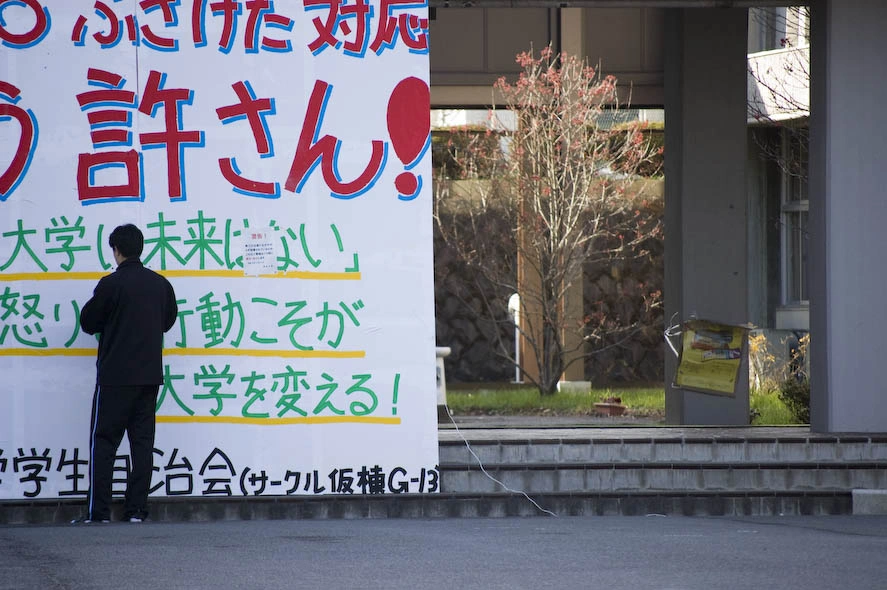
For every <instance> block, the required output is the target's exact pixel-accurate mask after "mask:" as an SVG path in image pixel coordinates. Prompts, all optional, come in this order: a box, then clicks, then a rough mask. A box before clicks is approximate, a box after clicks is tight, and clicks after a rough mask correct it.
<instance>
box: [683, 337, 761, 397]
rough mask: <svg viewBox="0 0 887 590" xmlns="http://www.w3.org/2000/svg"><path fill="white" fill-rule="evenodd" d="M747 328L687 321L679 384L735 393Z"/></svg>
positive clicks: (717, 392)
mask: <svg viewBox="0 0 887 590" xmlns="http://www.w3.org/2000/svg"><path fill="white" fill-rule="evenodd" d="M747 331H748V330H747V329H746V328H744V327H742V326H732V325H728V324H719V323H715V322H710V321H706V320H690V321H688V322H685V323H684V326H683V330H682V337H681V355H680V361H679V363H678V370H677V373H676V374H675V386H676V387H680V388H682V389H693V390H696V391H702V392H705V393H714V394H718V395H727V396H733V395H735V393H736V382H737V379H738V377H739V367H740V365H741V364H742V354H743V350H744V345H745V337H746V334H747Z"/></svg>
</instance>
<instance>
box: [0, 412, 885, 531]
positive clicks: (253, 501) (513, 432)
mask: <svg viewBox="0 0 887 590" xmlns="http://www.w3.org/2000/svg"><path fill="white" fill-rule="evenodd" d="M439 438H440V482H441V491H440V493H437V494H429V495H416V494H397V495H395V494H385V495H374V496H359V495H321V496H308V497H306V496H270V497H263V496H259V497H228V498H217V497H211V498H207V497H195V496H188V497H172V498H151V500H150V508H151V518H152V519H153V520H160V521H208V520H250V519H319V518H445V517H503V516H538V515H546V514H554V515H557V516H567V515H650V514H657V515H658V514H661V515H688V516H702V515H706V516H707V515H711V516H739V515H743V516H748V515H828V514H851V513H855V512H857V508H856V504H857V503H859V504H860V505H862V504H863V503H865V505H866V506H874V507H876V508H875V509H877V510H880V511H881V512H880V513H884V512H887V501H885V499H887V434H879V435H869V434H841V435H818V434H812V433H810V432H809V430H808V429H807V428H656V427H650V428H646V427H634V428H598V427H572V428H526V427H522V428H500V429H491V428H470V429H463V430H456V429H455V428H446V427H442V428H441V430H440V432H439ZM478 460H479V461H480V463H479V462H478ZM481 463H482V464H483V469H482V468H481ZM491 478H495V479H496V480H498V481H499V482H501V484H500V483H497V482H496V481H494V480H493V479H491ZM503 485H504V487H503ZM854 491H856V493H854ZM855 496H858V502H857V500H855V499H854V498H855ZM83 502H84V500H83V499H82V498H81V499H62V500H34V501H28V500H20V501H18V500H17V501H3V502H0V524H27V523H34V524H50V523H52V524H62V523H67V522H69V521H70V520H71V519H73V518H77V517H79V516H81V515H82V511H83ZM879 506H880V508H878V507H879ZM121 508H122V506H121V503H120V502H119V501H118V502H117V503H116V504H115V506H114V515H115V516H118V515H119V512H120V510H121Z"/></svg>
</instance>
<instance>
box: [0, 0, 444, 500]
mask: <svg viewBox="0 0 887 590" xmlns="http://www.w3.org/2000/svg"><path fill="white" fill-rule="evenodd" d="M209 4H210V3H208V2H205V1H203V0H183V1H175V2H166V1H162V2H138V1H136V0H115V1H110V0H109V1H106V2H98V3H92V2H88V3H87V2H71V1H70V0H23V1H15V2H2V1H0V44H2V45H3V48H2V51H3V57H2V59H0V375H2V376H3V379H2V385H0V499H4V498H7V499H9V498H12V499H22V498H56V497H69V496H74V497H76V496H85V493H86V487H87V485H88V484H87V478H86V474H87V470H88V457H89V453H88V450H87V448H86V445H87V441H88V429H89V418H90V403H91V400H92V394H93V389H94V385H95V353H96V339H95V338H94V337H90V336H87V335H86V334H84V333H82V332H81V331H80V330H79V327H78V321H79V313H80V310H81V308H82V306H83V304H84V302H85V301H87V299H88V298H89V297H90V295H91V293H92V289H93V288H94V287H95V285H96V283H97V282H98V280H99V279H100V278H101V277H102V276H104V275H105V274H107V273H110V272H113V271H114V266H113V262H114V260H113V257H112V255H111V252H110V250H109V248H108V246H107V240H108V235H109V234H110V232H111V231H112V230H113V229H114V227H116V226H117V225H120V224H123V223H135V224H136V225H138V226H139V227H140V228H141V230H142V231H143V232H144V234H145V250H144V252H143V255H142V261H143V262H144V264H145V265H146V266H147V267H149V268H151V269H153V270H156V271H157V272H160V273H162V274H164V275H165V276H166V277H167V278H168V279H169V280H170V282H171V283H172V284H173V286H174V288H175V290H176V295H177V297H178V300H179V301H178V305H179V316H178V321H177V322H176V324H175V326H174V327H173V328H172V330H171V331H170V332H169V333H167V334H166V337H165V341H164V383H163V385H162V386H161V388H160V394H159V399H158V407H157V422H158V428H157V437H156V451H155V460H154V466H155V473H154V479H153V482H152V494H153V495H192V494H193V495H285V494H331V493H332V494H352V493H355V494H380V493H401V492H412V493H424V492H434V491H436V490H437V486H438V472H437V462H438V454H437V421H436V401H435V342H434V302H433V275H432V233H431V232H432V223H431V183H430V175H431V164H430V154H429V152H428V146H429V144H430V123H429V102H430V97H429V87H428V38H427V31H428V17H427V6H426V5H424V4H423V3H421V2H420V3H416V2H412V1H410V2H406V1H402V0H368V1H367V2H365V3H364V2H358V3H356V4H354V3H351V4H342V3H339V2H331V1H324V0H318V1H314V0H312V1H310V2H309V1H307V0H306V1H305V2H283V1H277V2H273V1H263V2H244V1H242V0H234V1H232V2H225V3H222V4H224V6H223V7H221V8H218V7H216V5H215V3H213V4H212V6H210V5H209ZM126 452H127V451H126V447H125V446H124V447H123V448H122V449H121V452H120V454H121V457H120V458H119V461H118V462H117V466H118V467H119V469H120V470H125V469H126V460H125V457H123V455H125V454H126ZM122 477H123V476H122V474H117V476H116V477H115V479H122ZM115 486H116V484H115ZM119 492H120V490H119V489H117V487H115V493H119Z"/></svg>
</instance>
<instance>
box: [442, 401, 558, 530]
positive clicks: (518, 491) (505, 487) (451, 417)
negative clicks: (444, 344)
mask: <svg viewBox="0 0 887 590" xmlns="http://www.w3.org/2000/svg"><path fill="white" fill-rule="evenodd" d="M444 407H445V408H446V410H447V416H449V417H450V422H452V423H453V427H455V429H456V432H457V433H458V434H459V438H461V439H462V442H464V443H465V448H467V449H468V452H469V453H471V456H472V457H474V459H475V460H476V461H477V464H478V465H479V466H480V470H481V472H483V474H484V475H486V476H487V477H489V478H490V479H491V480H493V481H494V482H496V483H497V484H499V485H500V486H502V488H503V489H504V490H505V491H507V492H511V493H512V494H520V495H522V496H523V497H524V498H526V499H527V500H529V501H530V502H531V503H532V504H533V506H535V507H536V508H538V509H539V510H541V511H542V512H544V513H546V514H550V515H551V516H553V517H555V518H557V517H558V516H557V514H555V513H554V512H552V511H551V510H546V509H545V508H543V507H542V506H540V505H539V504H538V503H537V502H536V500H534V499H533V498H531V497H530V496H528V495H527V493H526V492H524V491H521V490H512V489H511V488H510V487H508V486H507V485H505V484H504V483H502V482H501V481H499V480H498V479H496V478H495V477H493V476H492V475H490V474H489V473H488V472H487V470H486V468H484V464H483V462H482V461H481V460H480V457H478V456H477V453H475V452H474V449H472V448H471V445H470V444H469V443H468V439H467V438H465V436H464V435H463V434H462V431H461V430H459V425H458V424H456V421H455V420H454V419H453V413H452V412H450V408H449V406H446V405H445V406H444Z"/></svg>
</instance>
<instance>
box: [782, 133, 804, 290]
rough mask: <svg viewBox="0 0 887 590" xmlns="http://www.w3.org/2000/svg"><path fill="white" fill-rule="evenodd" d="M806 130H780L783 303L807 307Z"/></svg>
mask: <svg viewBox="0 0 887 590" xmlns="http://www.w3.org/2000/svg"><path fill="white" fill-rule="evenodd" d="M807 152H808V150H807V133H806V129H783V130H782V153H783V166H782V207H781V216H782V252H783V257H782V276H783V281H782V283H783V284H782V302H783V304H785V305H799V304H806V303H807V302H808V300H809V296H808V273H807V268H808V263H807V254H808V250H809V244H808V235H809V233H808V210H809V208H810V205H809V200H808V192H807V191H808V189H807V172H808V170H807V166H808V153H807Z"/></svg>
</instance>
